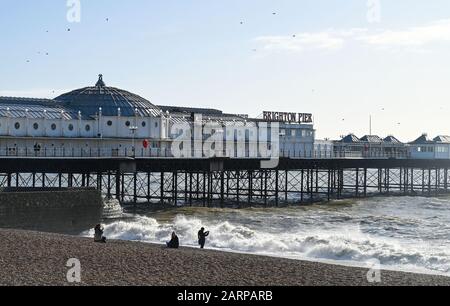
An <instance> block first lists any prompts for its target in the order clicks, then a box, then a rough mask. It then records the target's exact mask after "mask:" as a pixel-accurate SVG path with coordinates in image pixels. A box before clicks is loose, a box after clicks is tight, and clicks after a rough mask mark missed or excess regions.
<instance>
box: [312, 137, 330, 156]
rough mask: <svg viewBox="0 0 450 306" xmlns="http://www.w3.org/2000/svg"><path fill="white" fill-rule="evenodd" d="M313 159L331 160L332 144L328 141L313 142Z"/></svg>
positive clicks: (317, 140) (316, 140) (318, 140)
mask: <svg viewBox="0 0 450 306" xmlns="http://www.w3.org/2000/svg"><path fill="white" fill-rule="evenodd" d="M314 157H315V158H333V157H334V142H333V141H332V140H328V139H324V140H322V139H315V140H314Z"/></svg>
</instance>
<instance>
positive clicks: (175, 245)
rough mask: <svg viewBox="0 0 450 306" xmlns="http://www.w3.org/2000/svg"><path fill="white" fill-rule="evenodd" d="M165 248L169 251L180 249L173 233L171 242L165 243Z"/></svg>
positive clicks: (176, 237) (178, 241)
mask: <svg viewBox="0 0 450 306" xmlns="http://www.w3.org/2000/svg"><path fill="white" fill-rule="evenodd" d="M167 247H168V248H169V249H178V248H179V247H180V240H179V239H178V236H177V234H175V232H173V233H172V240H170V241H169V242H167Z"/></svg>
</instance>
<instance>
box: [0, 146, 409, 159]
mask: <svg viewBox="0 0 450 306" xmlns="http://www.w3.org/2000/svg"><path fill="white" fill-rule="evenodd" d="M203 153H204V152H203V151H195V150H192V151H191V152H190V154H191V156H182V158H189V157H195V158H199V157H205V158H207V157H206V156H204V155H203ZM0 157H10V158H14V157H17V158H33V157H34V158H96V157H97V158H98V157H101V158H124V157H128V158H133V157H136V158H175V156H174V155H173V154H172V151H171V150H170V149H161V148H147V149H144V148H140V149H135V150H133V149H132V148H120V149H111V148H93V147H85V148H72V147H66V148H65V147H51V148H41V149H36V148H27V147H10V148H0ZM215 157H228V158H237V159H246V158H250V159H254V158H266V157H267V156H262V155H260V154H257V155H255V154H252V153H251V152H249V151H248V150H236V149H234V150H226V149H225V150H223V151H219V152H218V153H217V152H216V155H215ZM271 157H277V156H276V155H275V154H272V155H271ZM278 157H280V158H292V159H366V158H367V159H392V158H396V159H406V158H410V156H409V154H408V153H406V152H392V153H390V152H370V153H362V152H334V151H314V150H313V151H306V150H305V151H283V150H281V151H280V152H279V156H278Z"/></svg>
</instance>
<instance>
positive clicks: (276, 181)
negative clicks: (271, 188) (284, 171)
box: [275, 170, 280, 207]
mask: <svg viewBox="0 0 450 306" xmlns="http://www.w3.org/2000/svg"><path fill="white" fill-rule="evenodd" d="M279 175H280V173H279V171H278V170H275V205H276V206H277V207H278V204H279V203H278V192H279V189H278V188H279V185H278V179H279Z"/></svg>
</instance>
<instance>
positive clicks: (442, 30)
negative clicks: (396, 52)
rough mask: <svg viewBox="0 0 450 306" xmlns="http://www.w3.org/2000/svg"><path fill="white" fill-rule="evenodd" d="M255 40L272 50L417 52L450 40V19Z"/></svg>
mask: <svg viewBox="0 0 450 306" xmlns="http://www.w3.org/2000/svg"><path fill="white" fill-rule="evenodd" d="M255 41H256V42H257V43H259V44H261V45H262V48H263V49H264V50H269V51H274V50H278V51H292V52H304V51H308V50H340V49H342V48H344V47H345V46H346V45H347V44H349V43H359V44H362V45H363V46H370V47H374V46H376V47H380V48H384V49H388V48H402V49H405V48H409V50H411V51H415V50H422V49H420V48H425V47H427V46H429V45H431V44H435V43H448V42H450V19H446V20H439V21H435V22H431V23H427V24H424V25H420V26H415V27H410V28H406V29H399V30H383V29H378V30H369V29H366V28H350V29H340V30H335V29H329V30H324V31H320V32H304V33H300V34H296V35H289V36H261V37H257V38H255Z"/></svg>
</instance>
